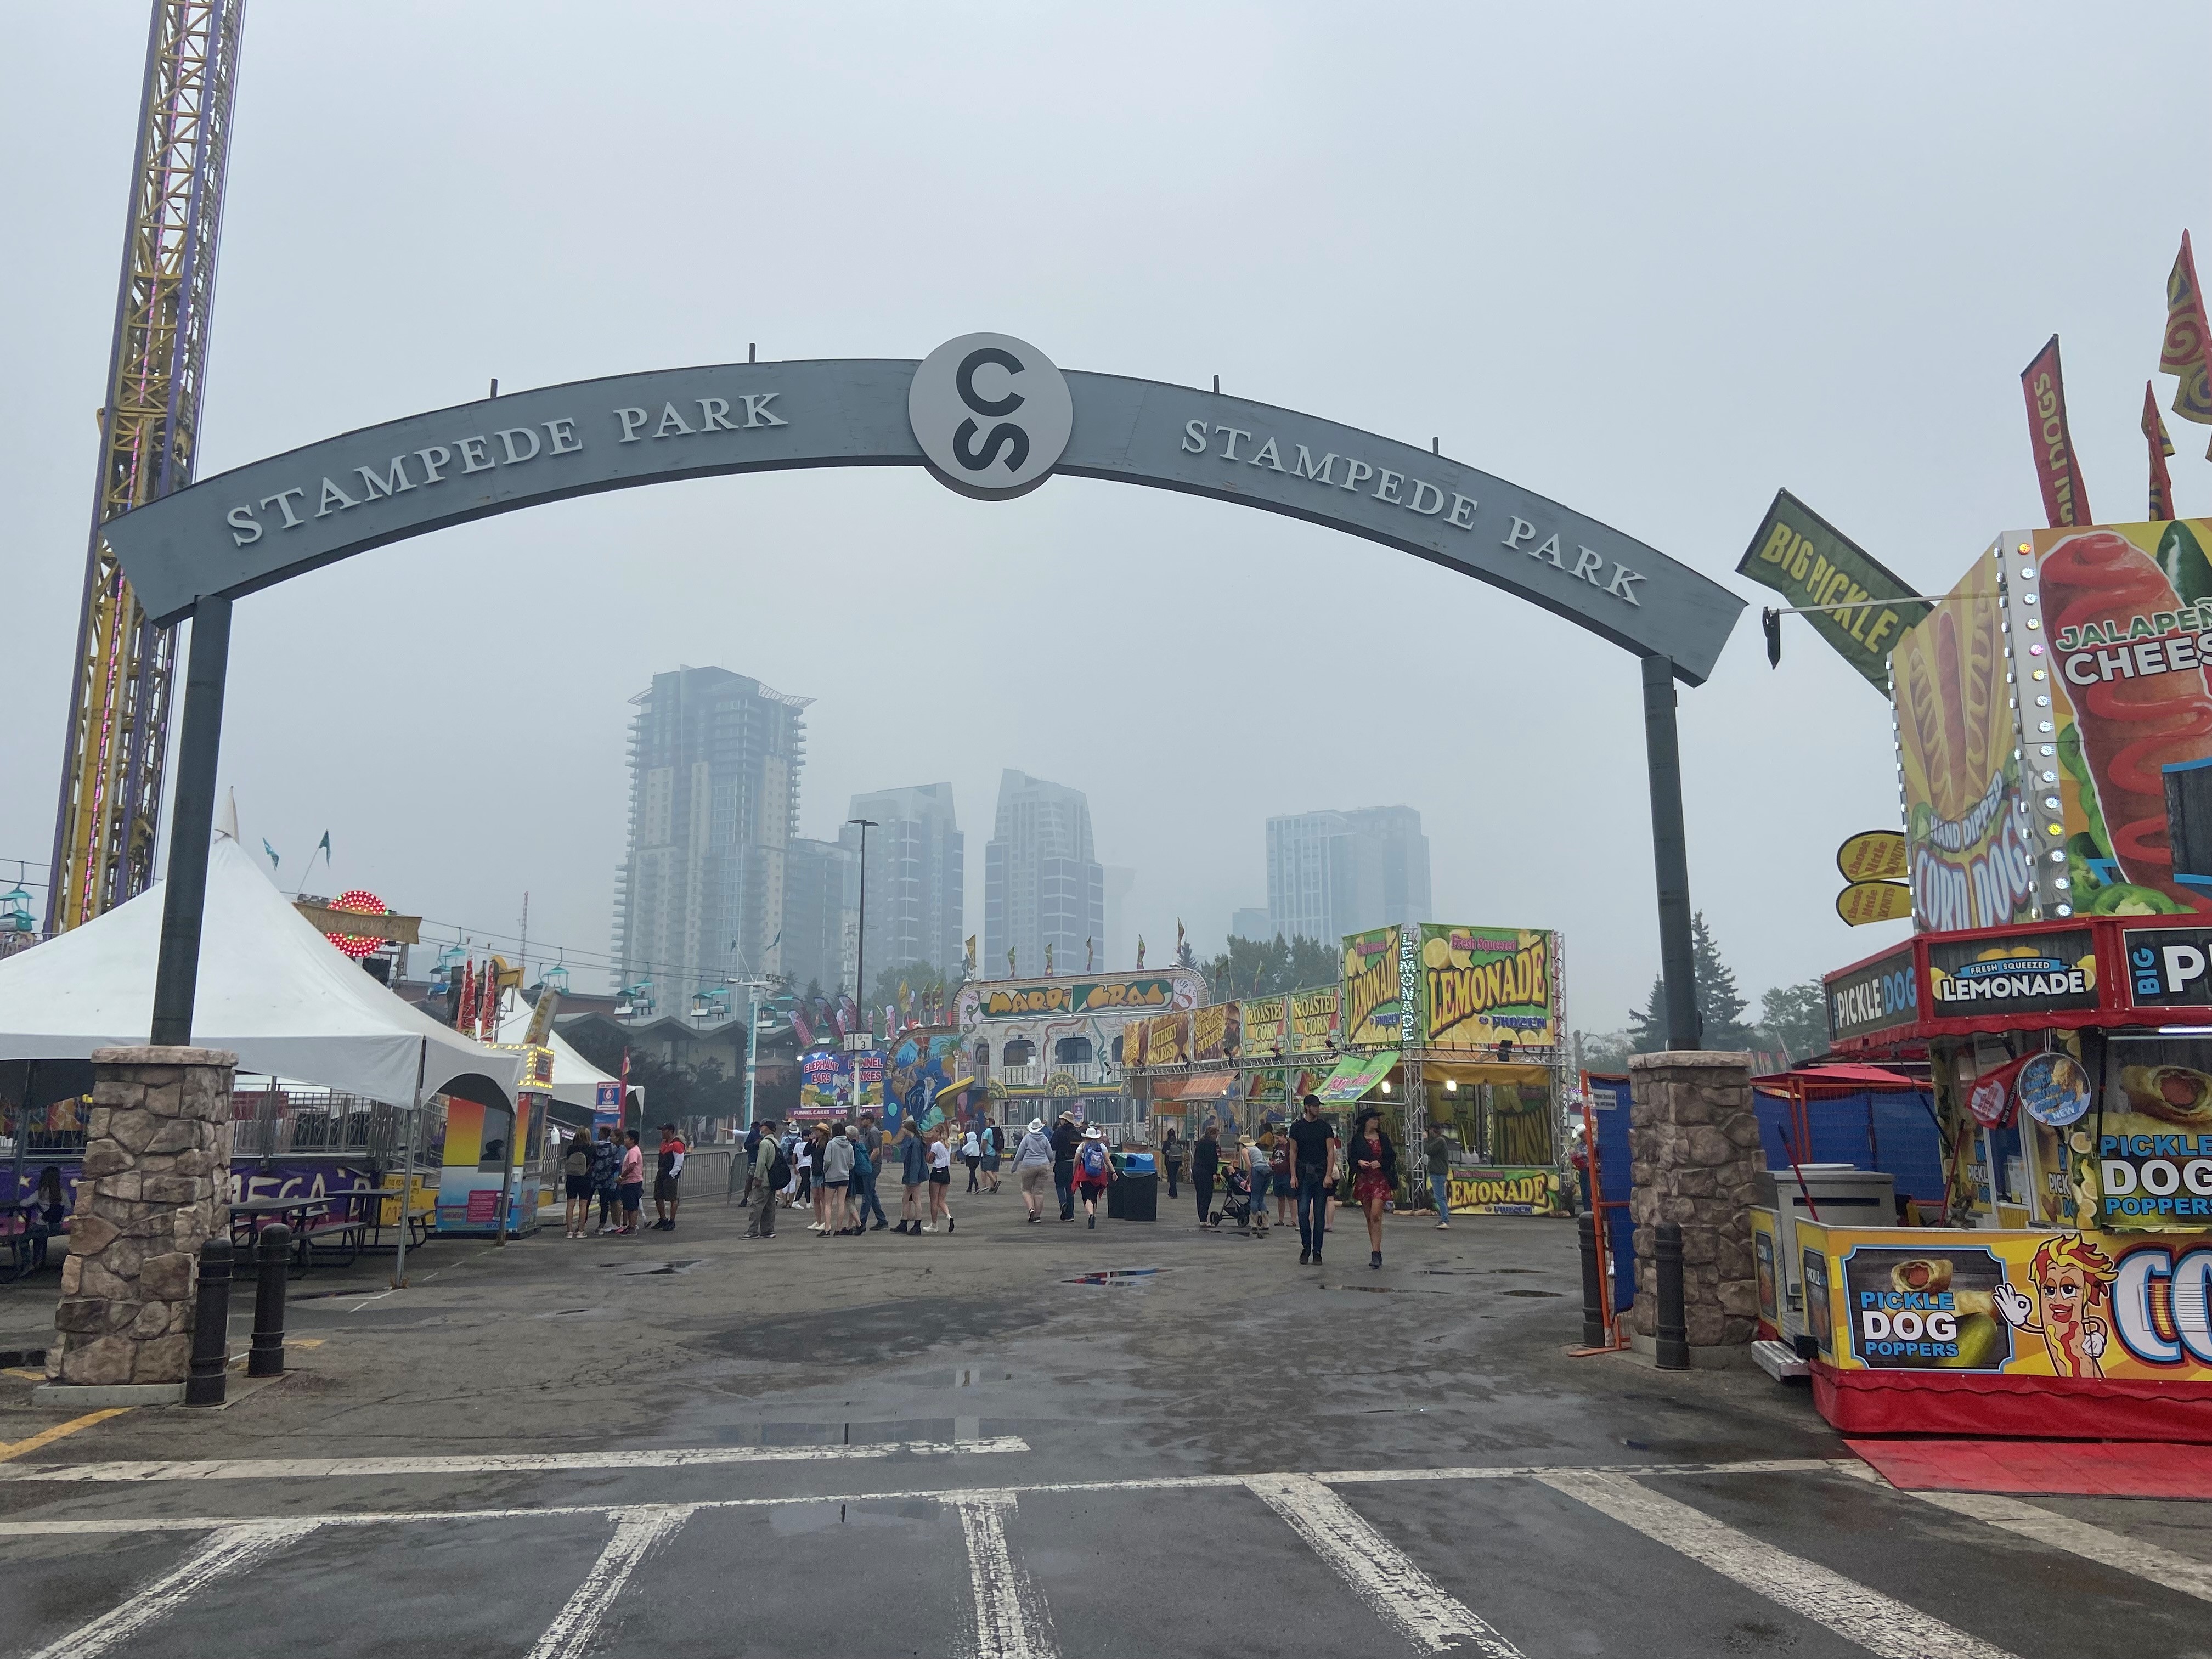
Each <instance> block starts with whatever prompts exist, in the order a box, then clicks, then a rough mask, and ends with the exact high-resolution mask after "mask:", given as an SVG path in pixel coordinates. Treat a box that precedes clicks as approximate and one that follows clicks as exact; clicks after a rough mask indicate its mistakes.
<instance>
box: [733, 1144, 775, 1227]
mask: <svg viewBox="0 0 2212 1659" xmlns="http://www.w3.org/2000/svg"><path fill="white" fill-rule="evenodd" d="M774 1127H775V1125H774V1124H773V1123H756V1124H754V1125H753V1127H751V1128H750V1129H748V1130H746V1131H745V1190H744V1194H743V1196H741V1197H740V1198H739V1199H738V1208H739V1209H741V1210H742V1209H744V1208H746V1207H747V1206H750V1204H751V1203H752V1201H753V1188H754V1186H755V1185H756V1184H757V1183H756V1182H755V1180H754V1176H753V1160H754V1159H756V1158H758V1157H759V1156H760V1144H761V1139H762V1137H763V1136H764V1135H765V1134H767V1133H768V1132H769V1130H770V1129H772V1128H774Z"/></svg>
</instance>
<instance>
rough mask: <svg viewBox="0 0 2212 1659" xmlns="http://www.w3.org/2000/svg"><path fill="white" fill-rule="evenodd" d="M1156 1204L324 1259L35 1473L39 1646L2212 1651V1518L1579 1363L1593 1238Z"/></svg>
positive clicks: (2, 1555)
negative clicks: (191, 1366)
mask: <svg viewBox="0 0 2212 1659" xmlns="http://www.w3.org/2000/svg"><path fill="white" fill-rule="evenodd" d="M1162 1207H1163V1210H1164V1212H1165V1218H1164V1220H1163V1221H1161V1222H1159V1223H1158V1224H1152V1225H1143V1224H1129V1223H1118V1222H1109V1221H1106V1220H1104V1219H1103V1218H1102V1219H1101V1221H1100V1223H1099V1226H1098V1230H1097V1231H1095V1232H1094V1231H1089V1230H1087V1229H1085V1227H1084V1226H1083V1225H1082V1224H1081V1222H1080V1220H1079V1221H1077V1222H1076V1223H1075V1224H1073V1225H1062V1224H1060V1223H1059V1222H1058V1221H1057V1220H1048V1221H1047V1222H1045V1223H1044V1224H1042V1225H1036V1226H1030V1225H1025V1224H1024V1223H1023V1222H1022V1220H1021V1219H1020V1217H1021V1201H1020V1200H1019V1198H1018V1197H1017V1196H1016V1195H1014V1194H1013V1193H1012V1192H1011V1191H1009V1192H1007V1193H1006V1194H1004V1195H1002V1196H1000V1197H997V1198H990V1199H984V1198H969V1197H967V1196H966V1195H964V1194H962V1195H958V1196H957V1197H956V1200H955V1213H956V1215H957V1217H958V1218H959V1222H960V1225H959V1226H958V1229H957V1231H956V1232H954V1233H953V1234H951V1236H946V1235H944V1234H939V1235H936V1236H933V1237H920V1238H905V1237H897V1236H895V1235H893V1234H890V1233H888V1232H880V1233H876V1234H873V1235H872V1236H870V1237H866V1238H865V1239H823V1238H820V1237H816V1236H815V1235H813V1234H811V1233H807V1232H805V1231H803V1230H802V1227H803V1221H804V1217H803V1216H800V1215H793V1213H792V1212H786V1214H785V1217H784V1220H783V1224H782V1227H783V1230H782V1231H781V1232H780V1233H779V1235H778V1237H776V1238H775V1240H773V1241H770V1242H765V1243H763V1242H757V1241H749V1240H746V1239H744V1237H741V1234H742V1231H743V1228H744V1220H745V1215H744V1212H742V1211H739V1210H736V1209H734V1208H726V1207H725V1206H724V1205H723V1204H722V1203H721V1202H720V1199H719V1196H716V1197H714V1198H712V1199H702V1198H695V1199H694V1200H692V1201H691V1202H690V1203H689V1204H688V1205H687V1206H686V1207H685V1211H684V1217H683V1218H682V1220H681V1222H680V1224H679V1226H678V1231H676V1232H674V1233H673V1234H661V1233H649V1234H646V1235H643V1236H641V1237H638V1238H635V1239H619V1240H617V1239H611V1238H593V1239H588V1240H582V1241H571V1240H568V1239H564V1238H562V1237H561V1236H560V1231H559V1228H558V1226H557V1225H556V1227H555V1228H554V1229H552V1230H551V1231H541V1232H539V1233H538V1235H536V1236H535V1237H532V1238H529V1239H526V1240H521V1241H518V1242H515V1243H512V1244H510V1245H508V1246H507V1248H505V1249H495V1248H494V1247H493V1246H491V1245H490V1244H489V1243H485V1242H483V1241H460V1240H450V1241H442V1242H438V1243H433V1244H431V1245H429V1246H428V1247H427V1248H426V1249H424V1250H423V1251H422V1252H421V1253H420V1255H418V1256H416V1257H415V1258H414V1259H413V1261H412V1262H411V1264H410V1265H411V1267H412V1269H413V1270H412V1272H411V1273H410V1281H411V1282H410V1287H409V1288H408V1289H406V1290H404V1291H388V1289H387V1288H386V1284H385V1280H386V1279H387V1278H388V1276H389V1261H388V1259H386V1261H382V1262H375V1261H367V1260H364V1261H362V1263H360V1264H358V1265H357V1266H356V1267H354V1268H352V1269H349V1270H345V1271H334V1270H330V1269H325V1268H319V1269H318V1270H317V1271H315V1272H314V1273H311V1274H309V1275H308V1276H307V1277H306V1278H304V1279H295V1280H294V1281H293V1283H292V1294H293V1298H294V1299H293V1301H292V1304H291V1310H290V1317H289V1332H290V1334H291V1336H292V1337H293V1338H294V1339H295V1345H296V1346H295V1347H294V1349H293V1351H292V1354H291V1358H292V1361H293V1363H294V1364H295V1371H294V1373H293V1374H292V1375H290V1376H287V1377H286V1378H284V1379H283V1381H281V1382H280V1383H276V1384H275V1385H273V1386H270V1387H266V1388H264V1389H259V1390H258V1391H247V1390H246V1389H242V1388H238V1389H234V1403H232V1404H231V1405H230V1406H228V1407H227V1408H225V1409H224V1410H222V1411H220V1412H213V1413H191V1412H186V1411H185V1410H183V1409H181V1408H168V1409H159V1410H145V1409H142V1410H137V1411H132V1412H129V1413H124V1414H122V1415H119V1416H115V1417H111V1418H107V1419H104V1420H101V1421H99V1422H96V1423H93V1424H89V1425H83V1426H81V1427H79V1428H77V1429H76V1430H75V1431H72V1432H70V1433H68V1434H66V1435H64V1436H62V1437H58V1438H55V1439H52V1440H51V1441H48V1442H46V1443H43V1444H41V1445H39V1446H37V1447H34V1448H32V1449H27V1450H23V1451H18V1452H15V1453H12V1454H9V1453H6V1452H0V1653H7V1654H25V1655H32V1654H36V1655H40V1656H41V1659H61V1656H64V1655H68V1656H72V1659H80V1656H82V1659H92V1656H96V1655H99V1654H101V1653H113V1654H129V1655H131V1656H133V1659H140V1656H143V1659H172V1656H177V1659H181V1656H195V1659H253V1656H259V1655H264V1654H265V1655H270V1656H275V1655H292V1654H297V1653H312V1654H313V1655H315V1656H317V1659H345V1656H355V1655H360V1656H370V1655H392V1656H401V1655H405V1656H416V1655H431V1654H435V1655H439V1656H454V1659H459V1656H474V1655H485V1656H493V1655H498V1656H528V1659H581V1656H584V1655H589V1654H609V1655H612V1654H623V1655H629V1654H638V1655H645V1654H653V1655H695V1654H696V1655H702V1656H704V1655H717V1656H722V1655H789V1656H800V1659H813V1656H822V1659H841V1656H848V1655H871V1654H878V1653H880V1654H886V1655H890V1654H927V1655H953V1654H961V1655H984V1656H1014V1655H1025V1656H1035V1659H1042V1656H1047V1655H1052V1654H1062V1655H1069V1656H1073V1655H1101V1656H1108V1655H1125V1654H1154V1653H1175V1654H1215V1653H1220V1654H1236V1655H1240V1656H1242V1655H1250V1656H1273V1655H1300V1656H1303V1655H1309V1654H1315V1655H1318V1654H1324V1653H1329V1654H1334V1653H1343V1652H1358V1653H1361V1654H1389V1653H1398V1652H1410V1653H1420V1652H1441V1651H1468V1652H1486V1653H1490V1654H1494V1655H1501V1656H1504V1655H1513V1654H1524V1655H1528V1656H1553V1655H1559V1656H1566V1655H1607V1654H1622V1655H1627V1654H1634V1655H1638V1656H1647V1655H1648V1656H1673V1655H1681V1656H1695V1655H1709V1654H1733V1653H1747V1654H1759V1653H1775V1654H1790V1655H1796V1656H1820V1655H1827V1654H1838V1655H1841V1654H1854V1653H1864V1652H1874V1653H1880V1654H1887V1655H1896V1656H1905V1659H1910V1656H1918V1655H1929V1656H1950V1655H1971V1656H1977V1659H1984V1656H1999V1655H2004V1654H2017V1655H2021V1656H2040V1655H2054V1656H2056V1655H2066V1656H2081V1655H2103V1654H2114V1655H2122V1654H2124V1655H2128V1656H2142V1659H2153V1656H2169V1655H2171V1656H2185V1655H2198V1654H2204V1655H2212V1512H2208V1510H2207V1507H2206V1506H2205V1505H2201V1504H2190V1503H2175V1502H2139V1501H2122V1500H2087V1499H2057V1498H2053V1499H2039V1500H2035V1502H2034V1503H2033V1504H2024V1503H2022V1502H2021V1500H2002V1501H2001V1502H2000V1503H1999V1504H1997V1505H1996V1508H1995V1509H1994V1510H1990V1511H1989V1512H1987V1513H1966V1514H1962V1513H1960V1512H1957V1510H1954V1509H1948V1508H1945V1507H1942V1506H1940V1505H1939V1504H1936V1503H1933V1502H1931V1501H1929V1499H1927V1498H1922V1497H1916V1496H1912V1495H1909V1494H1904V1493H1899V1492H1893V1491H1892V1490H1890V1489H1889V1488H1887V1486H1884V1485H1883V1484H1882V1483H1881V1482H1880V1481H1879V1480H1875V1479H1873V1478H1871V1477H1870V1476H1869V1474H1868V1473H1867V1472H1866V1471H1865V1469H1864V1468H1863V1465H1861V1464H1859V1463H1858V1462H1857V1460H1855V1459H1853V1458H1851V1457H1850V1455H1849V1453H1848V1451H1847V1450H1846V1449H1845V1448H1844V1446H1843V1445H1842V1444H1841V1443H1840V1442H1839V1441H1838V1438H1837V1437H1835V1436H1834V1435H1833V1434H1832V1432H1831V1431H1829V1430H1828V1429H1827V1428H1826V1425H1824V1424H1823V1423H1821V1421H1820V1419H1819V1418H1818V1416H1817V1415H1816V1414H1815V1413H1814V1411H1813V1409H1812V1407H1811V1403H1810V1401H1809V1399H1808V1397H1807V1396H1806V1395H1805V1394H1804V1392H1803V1391H1802V1388H1800V1389H1790V1388H1783V1387H1778V1386H1777V1385H1775V1384H1773V1383H1770V1382H1769V1381H1768V1380H1767V1379H1766V1378H1765V1376H1762V1375H1760V1374H1759V1373H1758V1372H1756V1371H1741V1372H1725V1373H1708V1372H1696V1373H1668V1374H1662V1373H1659V1372H1657V1371H1655V1370H1651V1369H1650V1368H1648V1367H1647V1366H1646V1365H1644V1364H1643V1363H1642V1362H1640V1361H1638V1360H1637V1359H1635V1358H1631V1357H1628V1356H1625V1355H1612V1356H1602V1357H1596V1358H1571V1357H1569V1354H1568V1350H1569V1348H1570V1347H1571V1346H1573V1345H1575V1344H1576V1343H1577V1341H1578V1340H1579V1339H1580V1335H1581V1308H1580V1293H1579V1278H1578V1269H1577V1261H1576V1255H1575V1248H1574V1235H1573V1231H1572V1229H1571V1226H1569V1225H1566V1224H1564V1223H1559V1222H1546V1221H1534V1220H1522V1219H1517V1218H1462V1220H1461V1221H1459V1222H1458V1223H1455V1225H1454V1226H1453V1228H1452V1229H1451V1231H1449V1232H1438V1231H1434V1230H1433V1229H1432V1228H1431V1226H1429V1225H1425V1224H1424V1223H1421V1222H1419V1221H1415V1220H1412V1219H1402V1220H1401V1219H1397V1218H1394V1219H1393V1220H1392V1221H1391V1223H1390V1224H1389V1232H1388V1236H1387V1239H1386V1245H1385V1249H1386V1255H1387V1264H1386V1266H1385V1267H1384V1269H1383V1271H1382V1272H1379V1273H1376V1272H1370V1270H1369V1269H1368V1267H1367V1265H1366V1251H1365V1239H1364V1230H1363V1229H1361V1227H1360V1225H1359V1223H1358V1218H1357V1217H1352V1218H1347V1219H1346V1220H1345V1221H1342V1222H1340V1225H1339V1230H1338V1231H1337V1233H1336V1234H1335V1235H1334V1237H1332V1240H1331V1248H1330V1249H1329V1252H1328V1265H1327V1266H1326V1267H1322V1268H1320V1269H1317V1270H1316V1269H1314V1268H1310V1267H1306V1268H1301V1267H1298V1266H1297V1236H1296V1231H1295V1229H1291V1230H1287V1231H1278V1232H1275V1233H1273V1234H1272V1235H1271V1236H1270V1237H1267V1238H1265V1239H1254V1238H1246V1237H1238V1236H1237V1235H1236V1234H1234V1233H1229V1234H1225V1235H1221V1236H1216V1235H1212V1234H1208V1233H1201V1232H1200V1231H1197V1230H1196V1229H1195V1228H1194V1227H1193V1226H1192V1225H1190V1223H1189V1219H1188V1217H1187V1214H1186V1205H1185V1204H1177V1205H1176V1206H1173V1207H1172V1208H1170V1206H1167V1205H1166V1204H1165V1203H1164V1204H1163V1206H1162ZM1108 1275H1118V1276H1112V1277H1109V1276H1108ZM52 1293H53V1292H52V1278H51V1275H50V1276H49V1277H48V1279H47V1280H46V1287H45V1288H43V1289H41V1288H40V1281H38V1280H32V1281H27V1283H26V1284H25V1285H21V1286H17V1287H15V1288H14V1289H12V1290H9V1291H6V1292H4V1293H0V1331H7V1330H13V1329H15V1328H19V1327H23V1326H25V1325H26V1324H27V1322H28V1321H27V1316H26V1314H25V1309H26V1307H27V1306H29V1305H30V1304H28V1303H27V1302H26V1301H25V1300H24V1299H23V1298H25V1297H40V1298H46V1299H49V1300H50V1298H51V1297H52ZM247 1304H248V1299H247V1298H246V1297H243V1296H241V1297H240V1304H239V1306H238V1308H237V1309H236V1310H235V1312H236V1316H237V1317H236V1322H235V1331H234V1343H233V1347H234V1351H240V1352H242V1351H243V1349H244V1347H245V1346H246V1328H247V1326H248V1323H249V1317H248V1315H249V1309H248V1305H247ZM29 1388H30V1379H29V1378H28V1377H27V1376H16V1375H9V1376H0V1441H5V1442H8V1443H10V1444H11V1445H12V1446H16V1447H20V1446H21V1445H22V1443H23V1442H25V1441H26V1440H28V1439H31V1438H32V1437H34V1436H36V1435H38V1434H40V1432H41V1431H46V1430H48V1429H50V1428H52V1427H55V1426H57V1425H62V1424H64V1423H65V1422H67V1421H69V1420H70V1419H71V1417H72V1413H67V1412H57V1411H51V1410H43V1409H40V1408H35V1407H32V1406H31V1405H30V1404H29V1403H28V1397H27V1396H28V1391H29ZM1984 1508H1985V1509H1987V1508H1988V1506H1986V1505H1985V1506H1984Z"/></svg>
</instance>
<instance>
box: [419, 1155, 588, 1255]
mask: <svg viewBox="0 0 2212 1659" xmlns="http://www.w3.org/2000/svg"><path fill="white" fill-rule="evenodd" d="M561 1173H562V1175H563V1176H567V1177H568V1237H571V1238H581V1237H583V1236H584V1229H585V1228H586V1226H587V1225H590V1223H591V1219H592V1138H591V1135H590V1133H588V1132H587V1131H585V1130H582V1129H579V1130H577V1131H576V1133H574V1134H573V1135H571V1136H569V1138H568V1156H567V1157H565V1158H562V1160H561ZM401 1225H403V1226H404V1225H405V1221H404V1218H402V1221H401Z"/></svg>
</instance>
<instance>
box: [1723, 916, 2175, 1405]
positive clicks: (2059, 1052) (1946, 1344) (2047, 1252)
mask: <svg viewBox="0 0 2212 1659" xmlns="http://www.w3.org/2000/svg"><path fill="white" fill-rule="evenodd" d="M1825 985H1826V1003H1827V1012H1828V1018H1829V1026H1830V1032H1831V1041H1832V1048H1834V1050H1835V1051H1836V1052H1837V1053H1838V1054H1847V1055H1850V1056H1851V1057H1852V1058H1854V1059H1862V1060H1877V1059H1880V1058H1882V1057H1884V1056H1892V1055H1897V1054H1905V1053H1914V1052H1917V1051H1920V1050H1923V1049H1924V1051H1925V1053H1926V1054H1927V1055H1928V1058H1929V1066H1930V1070H1931V1073H1932V1078H1933V1082H1934V1085H1935V1091H1936V1099H1937V1106H1938V1116H1939V1119H1940V1121H1941V1122H1942V1126H1943V1130H1944V1136H1945V1149H1946V1155H1945V1160H1944V1168H1945V1178H1946V1194H1945V1205H1944V1220H1945V1222H1946V1224H1947V1225H1944V1226H1942V1227H1914V1228H1907V1227H1885V1228H1859V1227H1849V1228H1846V1227H1839V1226H1832V1225H1830V1226H1823V1225H1820V1224H1818V1223H1817V1222H1812V1223H1808V1222H1806V1221H1802V1220H1801V1221H1799V1222H1798V1223H1797V1225H1796V1243H1797V1247H1798V1249H1800V1250H1801V1252H1802V1263H1800V1264H1797V1265H1800V1266H1802V1271H1803V1273H1804V1275H1805V1284H1806V1301H1807V1308H1806V1320H1805V1324H1806V1328H1807V1334H1806V1336H1805V1337H1804V1338H1803V1339H1802V1340H1803V1343H1804V1345H1805V1346H1807V1347H1808V1348H1810V1349H1812V1350H1813V1351H1814V1352H1810V1353H1808V1354H1807V1355H1806V1358H1808V1359H1809V1360H1810V1362H1811V1366H1812V1372H1813V1384H1814V1397H1815V1401H1816V1402H1817V1403H1818V1405H1819V1407H1820V1412H1821V1413H1822V1415H1823V1416H1825V1417H1826V1418H1827V1419H1828V1420H1829V1421H1830V1422H1832V1423H1833V1424H1835V1425H1836V1426H1837V1427H1838V1428H1840V1429H1842V1430H1844V1431H1845V1432H1847V1433H1854V1432H1856V1433H1867V1432H1875V1433H1881V1432H1889V1433H1936V1434H1971V1435H2008V1436H2022V1437H2059V1438H2084V1439H2138V1440H2168V1441H2199V1442H2212V917H2205V916H2198V915H2089V916H2076V917H2071V918H2067V919H2062V920H2054V921H2040V922H2033V923H2028V924H2024V925H2016V926H2010V927H1989V928H1980V929H1974V930H1971V931H1965V932H1955V933H1922V934H1919V935H1917V936H1916V937H1915V938H1914V939H1911V941H1909V942H1907V943H1905V944H1903V945H1899V946H1897V947H1895V948H1894V949H1893V950H1890V951H1885V952H1882V953H1881V954H1880V955H1877V956H1874V957H1868V958H1867V959H1865V960H1864V961H1862V962H1859V963H1854V964H1852V965H1851V966H1850V967H1848V968H1844V969H1840V970H1838V972H1836V973H1833V974H1830V975H1826V980H1825ZM1765 1214H1766V1212H1761V1215H1760V1216H1759V1217H1755V1218H1754V1225H1757V1223H1758V1222H1759V1220H1760V1219H1761V1218H1764V1217H1765ZM1768 1231H1769V1233H1770V1236H1771V1221H1770V1222H1769V1225H1768ZM1770 1249H1771V1244H1770ZM1770 1285H1771V1279H1770V1277H1769V1276H1768V1275H1765V1274H1762V1275H1761V1279H1760V1297H1761V1303H1762V1306H1761V1310H1760V1312H1761V1320H1762V1323H1763V1324H1765V1325H1769V1326H1771V1324H1772V1322H1773V1319H1774V1315H1775V1313H1776V1310H1774V1309H1772V1308H1771V1307H1768V1306H1766V1305H1765V1304H1766V1303H1767V1301H1768V1300H1769V1299H1770V1297H1771V1289H1770Z"/></svg>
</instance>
